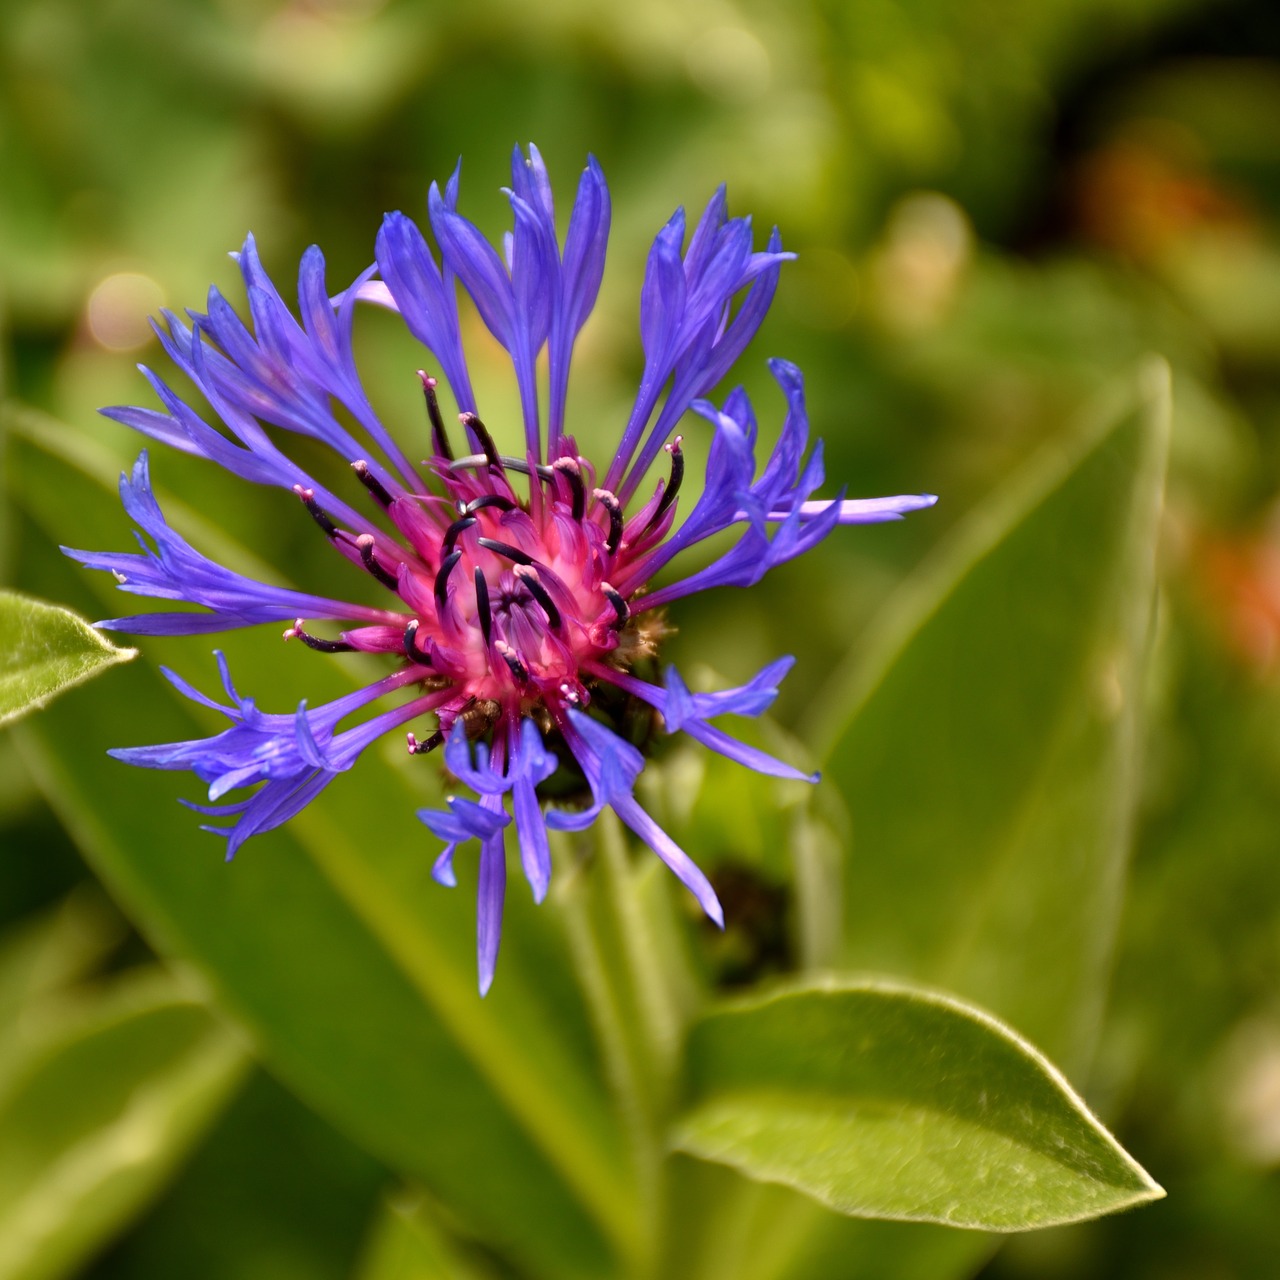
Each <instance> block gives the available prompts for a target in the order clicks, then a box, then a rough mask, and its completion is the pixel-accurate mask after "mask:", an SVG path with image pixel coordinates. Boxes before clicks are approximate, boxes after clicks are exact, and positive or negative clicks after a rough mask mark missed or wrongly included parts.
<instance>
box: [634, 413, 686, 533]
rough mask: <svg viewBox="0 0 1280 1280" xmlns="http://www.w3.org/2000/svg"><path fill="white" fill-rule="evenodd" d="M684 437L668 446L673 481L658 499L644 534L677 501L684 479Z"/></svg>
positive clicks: (676, 439)
mask: <svg viewBox="0 0 1280 1280" xmlns="http://www.w3.org/2000/svg"><path fill="white" fill-rule="evenodd" d="M682 439H683V437H682V436H676V438H675V439H674V440H673V441H672V442H671V443H670V444H669V445H667V446H666V450H667V452H668V453H669V454H670V455H671V479H670V480H668V481H667V487H666V488H665V489H664V490H663V491H662V497H661V498H659V499H658V505H657V506H656V507H655V508H654V511H653V515H651V516H650V517H649V520H648V522H647V523H646V524H645V527H644V528H643V529H642V530H641V532H642V533H648V532H649V530H650V529H652V528H653V526H654V525H655V524H657V523H658V521H659V520H661V519H662V517H663V516H664V515H666V514H667V512H668V511H669V510H670V509H671V504H672V503H673V502H674V501H675V500H676V494H678V493H679V492H680V482H681V481H682V480H683V479H684V454H683V453H681V451H680V441H681V440H682Z"/></svg>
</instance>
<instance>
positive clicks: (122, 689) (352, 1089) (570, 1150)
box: [14, 415, 639, 1277]
mask: <svg viewBox="0 0 1280 1280" xmlns="http://www.w3.org/2000/svg"><path fill="white" fill-rule="evenodd" d="M14 437H15V444H16V448H17V450H18V453H19V463H20V464H21V465H22V467H23V473H24V475H25V476H26V477H27V480H26V483H25V484H24V490H23V494H22V501H23V504H24V507H25V509H26V510H27V511H28V512H29V514H30V515H31V516H32V517H33V518H34V519H35V520H36V521H37V523H38V524H39V525H40V526H41V528H42V531H43V537H30V538H29V543H30V545H29V546H28V547H27V548H26V549H25V550H24V555H23V564H24V568H25V569H26V571H28V572H29V573H31V574H32V575H33V577H34V576H39V577H40V580H42V581H53V580H59V581H61V582H63V583H64V584H65V590H66V592H67V593H68V595H70V594H71V593H73V592H74V591H75V590H76V589H77V575H76V574H75V573H74V572H73V571H71V570H70V569H69V568H68V567H64V565H63V564H62V562H60V560H59V558H58V557H57V556H56V555H55V554H51V553H50V552H49V550H48V546H49V544H50V543H52V541H53V540H54V539H57V540H61V541H79V542H81V543H82V544H88V545H95V544H96V545H104V546H110V545H120V544H122V543H123V542H124V541H125V539H126V538H127V537H128V535H127V533H126V532H125V529H124V525H123V521H122V517H121V515H120V513H119V510H118V508H117V506H116V503H115V500H114V498H113V496H112V494H111V491H110V488H109V486H110V483H111V481H112V479H113V473H114V471H115V470H116V469H117V467H118V465H119V463H118V462H117V461H116V460H114V459H113V458H112V457H111V456H110V455H107V454H106V452H105V451H104V450H102V449H101V448H96V447H95V446H94V444H93V442H92V441H89V440H87V439H86V438H85V437H83V436H80V435H78V434H77V433H75V432H73V431H71V430H70V429H65V430H57V431H54V430H49V429H47V428H46V426H45V424H44V423H43V422H42V421H41V420H38V419H36V418H34V417H31V416H29V415H21V416H20V417H19V418H18V419H17V420H16V421H15V424H14ZM180 464H181V460H179V465H180ZM160 496H161V500H162V502H163V503H164V504H165V507H166V510H167V511H168V512H169V514H170V516H171V518H172V519H174V520H175V522H176V523H178V524H179V525H180V526H181V527H183V528H184V529H185V530H187V531H189V532H190V533H191V534H192V536H193V537H195V538H196V540H198V541H199V542H200V543H201V545H202V546H203V547H205V548H206V549H209V550H210V551H211V552H212V553H214V554H218V555H220V556H223V557H225V558H226V559H227V560H228V561H230V562H232V563H235V564H236V565H237V567H240V568H248V569H249V570H250V571H256V572H260V573H265V572H268V571H267V570H265V569H262V568H261V567H260V566H257V565H256V564H254V563H253V560H252V558H251V557H249V556H247V555H246V553H244V552H243V550H241V549H239V548H237V547H235V546H234V545H230V544H229V543H228V541H227V539H226V538H225V537H221V538H220V537H219V535H218V533H217V531H216V530H213V529H210V528H209V527H207V526H202V522H201V521H200V520H199V518H198V517H196V516H194V515H193V514H192V513H190V512H188V511H186V510H184V509H183V508H182V507H181V505H180V504H178V503H176V502H172V501H170V500H169V499H168V498H167V497H166V496H165V495H164V494H163V493H162V494H161V495H160ZM72 512H74V515H75V519H74V521H72V520H71V518H70V515H69V513H72ZM69 526H71V527H69ZM322 549H323V548H322ZM330 568H332V566H330ZM344 569H345V566H343V565H338V566H337V572H339V573H341V572H343V571H344ZM60 575H61V576H60ZM104 577H105V575H78V580H79V581H80V582H81V583H82V584H87V585H89V586H90V587H91V589H94V590H96V591H98V592H99V593H100V599H101V601H102V604H101V606H100V607H101V608H103V609H109V610H111V611H112V612H117V611H118V609H119V601H120V597H119V596H118V595H115V594H114V592H113V591H112V590H111V587H112V584H111V582H110V579H109V578H106V579H105V581H104ZM80 589H81V590H83V585H82V586H81V587H80ZM243 643H245V645H246V648H245V652H246V653H251V654H252V659H251V660H250V661H246V662H243V663H240V662H237V663H236V664H235V665H236V668H237V671H238V673H239V674H240V683H241V687H242V688H243V689H244V691H245V692H246V693H254V694H257V695H260V697H261V703H262V705H263V706H264V708H265V709H272V710H275V709H287V708H288V707H290V706H294V705H296V703H297V700H298V697H299V696H308V697H310V698H311V699H312V702H313V704H314V702H315V701H318V700H320V698H321V697H323V696H328V695H329V694H330V693H332V692H335V691H337V689H338V688H341V687H346V683H345V680H344V679H343V678H342V676H341V675H340V674H339V673H340V668H339V667H338V666H337V665H336V664H334V663H331V662H329V661H328V660H326V659H324V658H320V657H319V655H315V654H311V653H309V652H308V651H300V650H295V649H294V648H293V647H292V646H288V647H287V646H284V645H281V644H280V643H279V642H278V639H276V638H274V637H273V636H272V635H271V634H270V633H267V634H265V635H264V634H262V633H258V634H256V635H253V636H251V637H248V638H247V639H246V641H244V642H243ZM236 645H237V640H236V638H235V637H228V638H227V641H226V643H225V644H224V647H225V648H227V649H228V650H229V651H231V652H232V654H233V657H234V656H236V653H237V650H236ZM147 647H148V650H149V651H150V652H152V653H156V654H163V655H164V656H166V657H170V658H171V660H174V661H175V662H176V663H178V664H179V665H181V666H182V667H183V668H184V670H185V671H186V672H187V673H188V674H191V675H193V676H194V675H195V674H196V670H195V667H196V661H197V659H196V658H195V656H194V655H196V654H198V653H200V652H202V651H203V648H204V646H203V645H202V644H201V642H200V641H198V640H197V641H194V642H190V641H188V642H182V641H179V642H168V643H165V642H159V641H154V642H153V641H148V643H147ZM313 659H318V660H316V661H313ZM203 662H204V664H205V668H206V670H208V671H209V672H210V675H212V665H211V663H210V662H209V660H208V658H207V657H206V658H204V659H203ZM300 681H301V682H302V684H301V687H300V683H299V682H300ZM206 683H207V681H206ZM95 692H96V693H97V694H98V696H96V697H95V696H94V694H95ZM86 693H87V696H86V697H84V698H83V699H78V700H77V705H76V707H75V715H74V717H73V716H72V715H70V714H69V713H68V714H66V715H59V714H58V711H59V708H58V707H55V708H53V710H52V713H51V714H50V716H49V717H48V718H42V719H40V720H39V721H36V722H34V727H33V729H32V730H30V731H29V732H31V734H32V736H31V743H32V751H33V757H34V759H35V762H36V768H37V772H38V774H39V776H40V781H41V784H42V786H43V788H44V790H45V791H46V794H47V795H48V796H49V798H50V800H51V802H52V803H53V805H54V806H55V808H56V809H57V810H58V812H59V813H60V815H61V816H62V818H63V820H64V821H65V823H66V824H67V827H68V829H69V830H70V831H71V832H72V833H73V834H74V835H75V837H76V839H77V841H78V842H79V844H80V845H81V847H82V848H83V849H84V851H85V853H86V855H87V856H88V857H89V859H90V860H91V861H92V863H93V864H94V866H95V868H96V869H97V870H98V871H99V873H100V874H101V875H102V877H103V878H104V880H105V881H106V882H107V883H108V885H109V886H110V887H111V888H112V889H113V891H114V892H115V893H116V895H117V896H118V897H119V899H120V901H121V902H122V904H123V905H124V906H125V907H126V909H127V910H128V911H129V913H130V914H131V915H132V916H133V918H134V919H135V920H136V921H137V922H138V923H139V925H140V927H141V928H142V929H143V930H144V932H145V933H146V934H147V935H148V936H149V938H150V939H151V940H152V941H153V942H154V943H155V944H156V945H157V946H158V947H159V948H160V949H161V950H163V951H165V952H166V953H171V954H177V955H181V956H184V957H185V958H187V959H188V960H190V961H191V962H192V964H193V965H194V966H195V967H196V969H197V970H198V971H199V972H200V973H201V974H202V975H203V976H204V977H205V979H206V980H207V981H208V983H209V985H210V987H211V988H212V989H213V991H214V992H215V994H216V996H217V997H218V999H219V1001H220V1002H221V1003H222V1004H223V1005H224V1006H225V1007H226V1008H227V1009H229V1010H230V1011H231V1012H232V1013H233V1014H234V1015H235V1016H236V1017H237V1018H239V1019H240V1020H241V1021H242V1022H243V1023H244V1024H245V1025H246V1026H247V1027H248V1028H249V1029H250V1030H251V1031H252V1033H253V1035H254V1036H255V1038H256V1039H257V1041H258V1042H259V1044H260V1046H261V1049H262V1052H263V1055H264V1057H265V1058H266V1059H267V1061H268V1062H269V1063H270V1064H271V1065H272V1066H273V1068H274V1069H275V1070H276V1071H277V1072H278V1073H279V1074H280V1075H281V1076H282V1078H284V1079H285V1080H286V1081H287V1082H288V1083H289V1084H290V1085H291V1086H292V1087H293V1088H294V1089H295V1090H296V1091H297V1092H298V1093H299V1094H300V1095H301V1096H302V1097H303V1098H304V1099H306V1100H307V1101H309V1102H310V1103H311V1104H312V1105H314V1106H316V1107H317V1108H318V1109H319V1110H321V1111H322V1112H323V1113H325V1114H326V1115H328V1116H329V1117H331V1118H332V1119H333V1120H334V1121H335V1123H337V1124H338V1125H339V1126H340V1127H342V1128H344V1129H345V1130H346V1131H347V1132H348V1133H350V1134H351V1135H352V1136H353V1137H355V1138H356V1140H357V1141H359V1142H361V1143H362V1144H364V1145H365V1146H366V1147H367V1148H368V1149H369V1150H370V1151H372V1152H374V1153H375V1154H377V1155H378V1156H379V1157H380V1158H381V1159H383V1160H385V1161H387V1162H388V1163H390V1164H392V1165H393V1166H395V1167H397V1168H399V1169H401V1170H403V1171H405V1172H406V1173H407V1174H409V1175H411V1176H413V1177H415V1178H417V1179H419V1180H421V1181H422V1182H423V1183H424V1184H425V1185H426V1186H427V1187H429V1188H430V1189H431V1190H432V1192H433V1193H434V1194H435V1195H437V1196H438V1197H439V1198H440V1199H441V1201H442V1202H444V1203H445V1204H447V1206H448V1207H449V1208H450V1210H451V1211H453V1212H454V1213H456V1214H457V1215H459V1217H460V1218H461V1219H462V1220H463V1221H464V1222H466V1223H467V1225H468V1227H469V1229H471V1230H473V1231H475V1232H477V1233H478V1234H480V1235H482V1236H483V1237H484V1238H485V1239H486V1240H488V1241H490V1242H492V1243H493V1245H494V1246H495V1247H496V1248H498V1249H500V1250H501V1251H502V1252H504V1253H505V1254H507V1256H509V1257H511V1258H514V1259H517V1260H519V1261H520V1262H521V1263H522V1264H523V1265H524V1266H526V1267H528V1268H529V1269H530V1270H532V1271H533V1272H534V1273H536V1274H544V1275H554V1276H557V1277H559V1276H566V1277H571V1276H575V1275H598V1274H600V1273H601V1272H603V1271H607V1270H608V1269H609V1267H610V1265H611V1262H610V1259H611V1257H612V1256H613V1254H614V1253H615V1251H621V1252H622V1253H624V1254H626V1253H629V1252H632V1251H634V1250H635V1249H636V1248H637V1247H638V1230H639V1229H638V1225H637V1220H636V1215H635V1210H634V1197H633V1196H632V1194H631V1176H632V1175H631V1170H630V1167H629V1163H628V1154H627V1150H626V1145H625V1142H624V1139H623V1136H622V1134H621V1131H620V1129H619V1127H618V1124H617V1122H616V1121H615V1120H614V1118H613V1117H612V1115H611V1114H610V1112H609V1109H608V1104H607V1101H606V1098H605V1095H604V1091H603V1088H602V1086H601V1084H600V1083H599V1071H598V1067H597V1064H596V1061H595V1057H594V1049H593V1046H592V1041H591V1036H590V1030H589V1026H588V1023H587V1018H586V1014H585V1013H584V1011H583V1009H582V1007H581V999H580V996H579V995H578V992H577V988H576V985H575V982H574V979H573V977H572V971H571V969H570V967H569V962H568V958H567V954H566V951H565V948H564V945H563V942H562V940H561V936H560V932H559V930H558V927H557V925H556V920H555V908H554V906H552V905H551V904H547V905H544V907H542V908H537V909H535V908H534V907H533V905H532V903H531V901H530V900H529V897H528V894H527V892H522V891H521V890H522V889H523V886H521V885H519V884H513V885H512V891H511V893H510V895H509V898H508V909H507V923H506V929H505V935H504V942H503V955H502V960H501V964H500V966H499V974H498V981H497V983H496V984H495V987H494V990H493V991H492V992H491V994H490V995H489V997H488V998H487V999H485V1000H481V999H480V998H479V996H478V995H477V992H476V984H475V970H474V964H475V960H474V954H475V942H474V927H475V926H474V898H473V896H472V894H473V892H474V871H473V869H471V870H472V874H471V880H470V885H469V886H468V887H469V888H470V889H471V891H472V892H467V891H466V890H465V889H464V890H459V891H455V892H452V893H450V892H448V891H446V890H444V889H441V888H440V887H439V886H438V885H436V884H434V882H432V881H431V879H430V876H429V868H430V862H431V859H432V857H433V856H434V849H433V845H434V842H433V841H432V839H431V838H430V837H429V836H428V835H427V833H426V832H425V829H424V828H422V827H421V825H420V824H419V823H418V822H417V821H416V820H415V818H414V816H413V814H414V808H415V806H416V805H418V804H421V803H423V802H424V801H425V800H428V799H430V798H431V795H430V789H429V785H430V784H429V782H428V779H430V778H431V776H432V774H433V773H434V770H433V769H432V767H431V765H430V764H428V765H427V766H426V767H425V768H422V767H417V768H413V769H412V772H411V771H410V769H411V767H412V766H414V765H415V762H414V761H412V760H410V759H409V758H408V757H407V756H406V755H405V753H404V750H403V746H402V745H401V746H400V747H399V749H398V750H389V751H386V752H380V751H378V750H376V749H375V750H373V751H371V752H370V753H369V754H368V757H367V758H366V759H365V760H363V761H362V762H361V764H360V765H359V766H358V767H357V770H356V771H355V772H354V773H353V774H351V775H348V776H344V777H342V778H340V779H338V780H337V781H336V782H335V783H334V784H333V786H331V787H330V788H329V790H328V791H327V792H326V793H325V795H324V796H323V797H322V798H321V800H320V801H319V802H318V803H317V804H316V805H314V806H313V807H312V809H311V810H308V811H307V812H306V813H304V814H303V815H301V816H300V817H299V818H298V819H296V820H295V821H294V822H293V823H291V824H290V826H289V827H288V828H286V829H284V830H282V831H280V832H277V833H273V834H272V835H270V836H268V837H265V838H262V839H260V840H258V841H255V842H254V843H253V844H251V845H250V846H249V847H248V848H247V849H246V850H245V851H244V852H243V853H242V854H241V856H240V858H239V859H238V860H237V862H236V864H235V865H234V866H232V867H227V866H225V865H224V864H223V862H222V857H221V846H220V845H219V843H218V842H216V841H214V840H212V839H211V838H209V837H207V836H205V835H203V834H201V833H200V832H199V830H198V829H197V824H196V822H195V821H193V817H192V815H191V814H190V813H188V812H185V811H184V810H183V809H181V808H180V807H179V806H178V805H177V804H176V803H173V802H172V800H171V799H170V797H172V796H174V793H175V791H177V790H178V789H179V788H181V787H183V781H184V780H177V782H178V786H177V787H175V785H174V783H175V779H174V778H172V777H164V776H160V775H157V774H149V773H146V772H144V771H141V770H133V769H129V768H125V767H122V766H121V765H119V764H118V763H116V762H114V761H112V760H110V759H108V758H106V757H105V755H104V750H105V748H106V747H108V746H114V745H122V744H126V743H136V742H155V741H168V740H176V739H182V738H187V737H191V736H193V735H194V734H198V733H207V732H209V731H210V730H211V728H213V727H215V726H216V723H217V722H216V721H215V720H214V719H212V718H210V717H207V716H205V715H204V714H203V713H202V712H199V711H197V712H196V713H193V712H192V710H191V709H190V707H189V705H188V704H186V703H185V702H181V701H180V700H178V699H176V698H175V697H174V696H173V694H172V691H171V690H169V689H168V687H167V685H166V684H165V683H164V682H163V681H162V680H161V679H160V678H159V677H158V675H157V672H156V671H155V669H154V667H153V665H152V664H151V663H146V664H143V663H139V664H136V665H135V666H134V667H133V668H132V669H130V670H129V671H128V672H127V673H126V675H125V679H124V681H123V682H115V683H114V686H113V687H110V688H104V687H103V686H102V685H101V684H99V685H98V686H91V687H90V688H89V689H88V690H87V691H86ZM394 745H395V744H391V746H392V747H394ZM436 785H438V784H436ZM184 790H185V791H186V792H187V794H191V793H192V791H195V792H196V794H198V788H192V787H190V786H189V785H188V786H186V787H185V788H184ZM255 846H256V847H255ZM467 871H468V868H466V867H464V868H463V869H462V879H463V881H464V884H465V883H466V874H467Z"/></svg>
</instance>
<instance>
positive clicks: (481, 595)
mask: <svg viewBox="0 0 1280 1280" xmlns="http://www.w3.org/2000/svg"><path fill="white" fill-rule="evenodd" d="M475 580H476V614H477V615H478V617H479V619H480V634H481V635H483V636H484V642H485V644H488V643H489V636H490V634H491V633H492V631H493V614H492V613H490V612H489V584H488V582H486V581H485V576H484V570H483V569H477V570H476V572H475Z"/></svg>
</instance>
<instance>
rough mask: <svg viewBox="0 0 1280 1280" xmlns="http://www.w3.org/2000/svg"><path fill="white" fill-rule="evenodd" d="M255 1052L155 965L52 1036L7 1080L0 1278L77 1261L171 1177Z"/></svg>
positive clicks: (40, 1274) (37, 1278) (0, 1121)
mask: <svg viewBox="0 0 1280 1280" xmlns="http://www.w3.org/2000/svg"><path fill="white" fill-rule="evenodd" d="M247 1063H248V1058H247V1055H246V1053H245V1050H244V1047H243V1045H242V1044H241V1042H240V1041H239V1039H238V1038H236V1037H234V1036H233V1035H231V1034H230V1033H229V1032H228V1031H227V1030H226V1029H225V1028H223V1027H221V1026H220V1025H218V1024H217V1023H216V1022H215V1021H214V1020H213V1019H212V1018H211V1017H210V1015H209V1013H208V1012H207V1011H206V1010H205V1009H204V1008H203V1006H201V1005H199V1004H197V1003H194V1002H193V1001H191V1000H190V999H188V998H186V997H183V996H182V995H181V994H179V993H177V992H175V991H174V990H173V988H172V985H171V984H170V983H168V982H167V981H166V980H162V979H161V978H159V977H158V976H153V975H145V976H141V977H135V978H131V979H128V980H122V981H121V982H119V983H117V984H116V987H115V989H114V990H113V991H111V992H110V993H109V994H108V995H107V996H105V997H100V998H97V999H95V1000H93V1001H92V1002H91V1003H90V1004H89V1005H88V1006H87V1007H86V1008H85V1009H84V1010H83V1011H82V1013H81V1014H80V1015H79V1016H76V1017H73V1018H70V1019H64V1020H63V1022H62V1025H61V1026H59V1027H58V1028H56V1029H54V1030H52V1031H50V1032H49V1033H48V1034H46V1035H45V1036H44V1037H43V1038H42V1040H41V1043H40V1044H39V1045H38V1046H36V1047H33V1048H31V1050H30V1051H29V1052H28V1053H27V1054H26V1055H25V1061H24V1062H23V1064H22V1067H21V1069H20V1070H10V1071H9V1072H8V1073H7V1074H6V1076H5V1079H4V1081H3V1088H2V1089H0V1278H2V1280H48V1278H50V1277H55V1276H64V1275H69V1274H70V1273H71V1272H72V1271H74V1270H75V1269H76V1267H77V1266H79V1264H80V1263H81V1262H83V1261H84V1260H85V1259H86V1258H87V1257H89V1256H90V1255H91V1254H92V1253H93V1252H94V1251H95V1250H96V1249H98V1248H99V1247H101V1245H102V1244H104V1243H105V1242H106V1241H107V1240H108V1239H110V1238H111V1236H112V1235H114V1234H115V1232H116V1231H118V1230H119V1229H120V1227H122V1226H123V1225H124V1224H125V1223H126V1222H128V1221H129V1220H130V1219H132V1218H133V1217H134V1216H135V1215H136V1213H137V1212H138V1211H139V1210H140V1209H141V1208H142V1207H143V1206H144V1205H145V1204H146V1203H147V1202H148V1201H149V1200H150V1199H151V1198H152V1196H153V1195H154V1194H155V1193H156V1192H157V1191H158V1190H159V1189H160V1187H162V1186H163V1185H164V1183H165V1182H166V1181H167V1179H168V1177H169V1175H170V1173H171V1171H172V1170H173V1168H174V1166H175V1165H176V1164H177V1163H178V1161H179V1160H181V1159H182V1157H183V1156H184V1155H185V1154H186V1152H187V1151H188V1149H189V1148H190V1147H191V1145H192V1144H193V1143H194V1142H195V1141H196V1140H197V1139H198V1138H199V1137H200V1136H201V1135H202V1134H203V1133H204V1131H205V1129H206V1128H207V1126H208V1125H209V1123H210V1122H211V1121H212V1120H213V1118H214V1117H215V1116H216V1115H217V1114H218V1113H219V1111H220V1110H221V1108H222V1106H223V1104H224V1102H225V1101H226V1100H227V1098H228V1097H229V1096H230V1094H231V1092H232V1090H233V1089H234V1088H235V1086H236V1085H237V1084H238V1083H239V1081H240V1080H241V1078H242V1076H243V1073H244V1069H245V1067H246V1066H247Z"/></svg>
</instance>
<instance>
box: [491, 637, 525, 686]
mask: <svg viewBox="0 0 1280 1280" xmlns="http://www.w3.org/2000/svg"><path fill="white" fill-rule="evenodd" d="M498 652H499V653H500V654H502V660H503V662H505V663H506V664H507V669H508V670H509V671H510V672H511V677H512V679H513V680H515V682H516V684H528V683H529V671H528V668H527V667H526V666H525V665H524V663H523V662H521V661H520V659H519V658H517V657H516V655H515V654H514V653H512V652H511V649H510V648H509V647H508V646H507V645H505V644H504V645H502V647H501V648H500V649H499V650H498Z"/></svg>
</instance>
